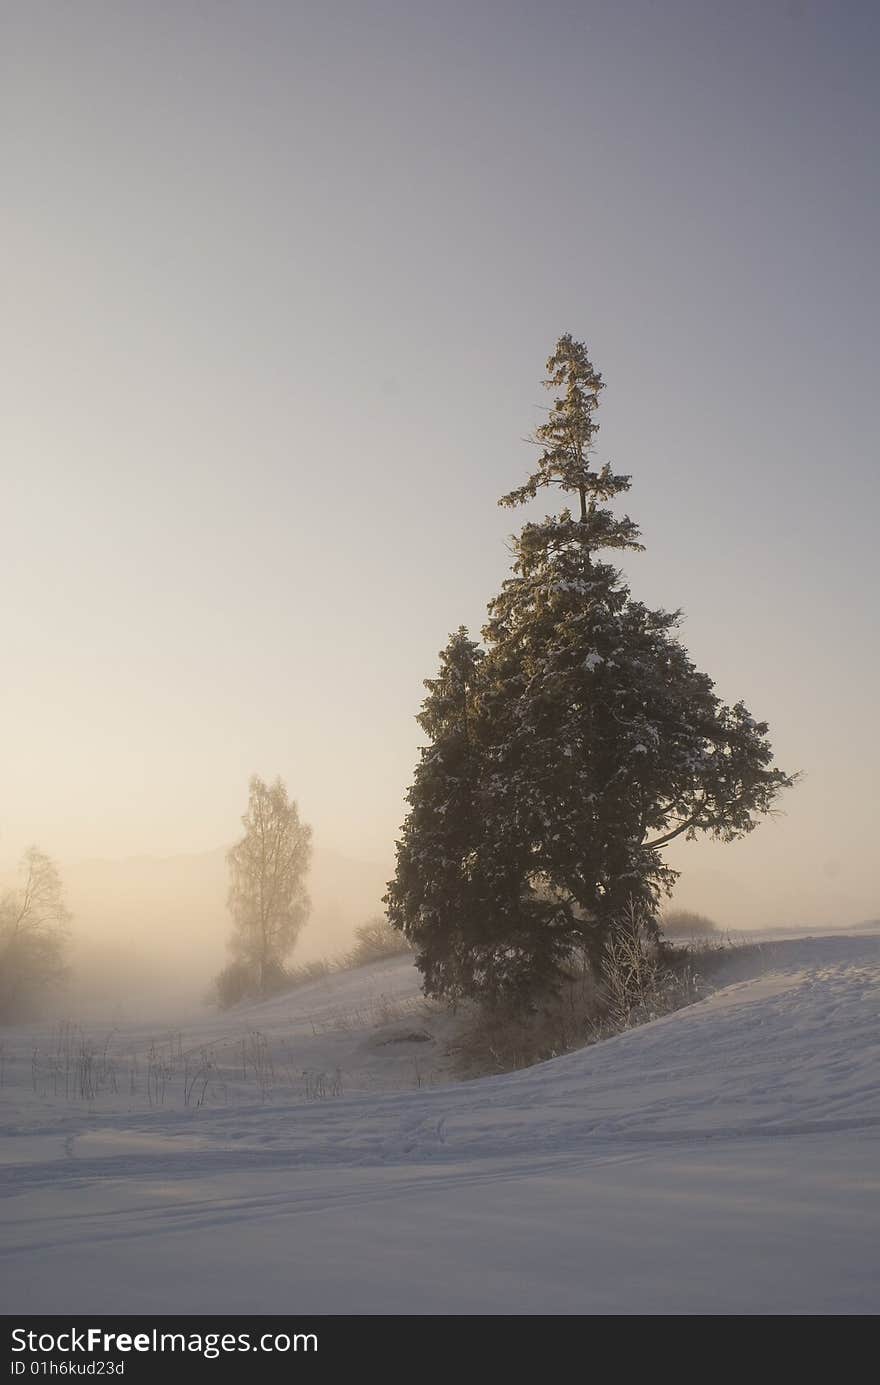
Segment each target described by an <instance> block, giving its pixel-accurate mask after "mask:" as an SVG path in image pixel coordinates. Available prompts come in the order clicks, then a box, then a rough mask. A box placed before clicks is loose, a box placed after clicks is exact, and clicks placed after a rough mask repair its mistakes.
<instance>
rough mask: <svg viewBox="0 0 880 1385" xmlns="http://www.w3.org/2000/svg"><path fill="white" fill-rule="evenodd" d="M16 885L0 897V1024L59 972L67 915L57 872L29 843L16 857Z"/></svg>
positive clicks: (20, 1014)
mask: <svg viewBox="0 0 880 1385" xmlns="http://www.w3.org/2000/svg"><path fill="white" fill-rule="evenodd" d="M20 873H21V877H22V884H21V886H20V887H19V888H18V889H17V890H8V891H7V892H6V893H5V894H4V895H3V896H2V898H0V1022H9V1021H11V1020H14V1019H21V1018H24V1017H26V1016H27V1015H28V1013H29V1012H30V1011H31V1010H32V1009H33V1007H34V1005H35V1004H36V1002H37V1001H38V999H39V997H40V996H41V995H42V994H43V993H44V992H45V990H46V989H47V988H48V987H49V986H51V985H52V984H53V983H54V982H56V981H58V980H59V979H60V978H61V977H62V976H63V974H64V970H65V969H64V949H65V944H66V942H67V932H68V924H69V922H70V914H69V913H68V911H67V909H66V907H65V904H64V897H63V891H62V886H61V877H60V876H59V874H58V871H57V869H56V867H55V865H54V864H53V862H52V861H51V860H50V859H49V857H48V856H45V855H44V854H43V852H42V851H39V850H38V849H37V848H36V847H35V846H32V847H30V848H29V849H28V850H27V851H26V852H25V853H24V856H23V857H22V859H21V865H20Z"/></svg>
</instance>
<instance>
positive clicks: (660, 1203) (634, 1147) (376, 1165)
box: [0, 935, 880, 1313]
mask: <svg viewBox="0 0 880 1385" xmlns="http://www.w3.org/2000/svg"><path fill="white" fill-rule="evenodd" d="M737 968H739V970H737ZM723 979H726V980H727V982H728V984H726V985H724V986H723V987H722V988H721V989H719V990H718V991H717V992H716V993H715V994H713V995H712V996H711V997H710V998H709V999H708V1000H706V1001H703V1002H701V1003H700V1004H698V1005H695V1006H692V1007H690V1008H689V1009H687V1010H684V1011H679V1012H678V1013H677V1014H674V1015H671V1016H668V1017H667V1018H665V1019H663V1020H659V1021H657V1022H655V1023H654V1024H651V1025H647V1026H645V1027H643V1028H641V1029H637V1030H633V1031H630V1032H629V1033H627V1034H624V1035H621V1036H619V1037H618V1038H615V1039H611V1040H608V1041H606V1042H605V1043H602V1044H598V1045H595V1046H593V1047H591V1048H588V1049H584V1050H582V1051H581V1052H578V1053H576V1054H572V1055H569V1056H567V1057H564V1058H560V1059H556V1060H554V1061H552V1062H550V1063H545V1064H542V1065H540V1066H539V1067H536V1068H533V1069H530V1070H529V1071H526V1072H521V1073H516V1074H511V1075H508V1076H505V1077H497V1078H490V1079H482V1080H479V1081H474V1082H470V1083H465V1084H459V1085H455V1084H452V1083H450V1081H449V1071H448V1065H447V1064H445V1063H444V1059H443V1054H442V1049H443V1043H442V1038H443V1034H442V1025H443V1021H442V1019H440V1018H439V1017H438V1016H437V1015H436V1014H432V1013H430V1012H429V1011H427V1010H426V1009H425V1007H424V1006H423V1004H422V1003H421V1002H420V1001H419V999H418V997H417V992H416V977H415V973H414V971H413V969H412V967H411V965H410V964H409V963H408V962H406V961H402V962H397V963H393V964H389V965H387V966H384V967H374V968H368V969H365V971H364V972H362V973H350V974H348V975H346V976H345V977H335V978H332V979H330V980H328V981H326V982H322V983H318V985H316V986H313V987H308V988H304V990H303V991H300V992H296V993H294V995H293V996H287V997H283V998H282V999H280V1000H278V1001H274V1002H270V1003H269V1004H268V1005H266V1006H260V1007H255V1008H254V1009H253V1010H251V1011H249V1012H246V1013H245V1014H243V1015H242V1016H239V1017H236V1018H234V1019H230V1018H228V1017H223V1018H221V1019H218V1018H212V1019H210V1020H203V1021H201V1022H200V1024H199V1025H193V1026H189V1027H188V1028H187V1029H186V1032H185V1034H184V1036H183V1039H180V1038H179V1039H178V1040H177V1049H176V1054H177V1057H176V1058H175V1062H176V1063H177V1065H178V1066H177V1070H176V1071H175V1072H174V1073H173V1074H171V1075H169V1076H168V1078H167V1083H166V1089H165V1091H164V1092H163V1101H162V1102H161V1103H159V1104H155V1105H152V1106H150V1105H149V1104H148V1103H147V1102H146V1101H145V1099H144V1090H143V1080H144V1066H145V1061H146V1060H145V1052H148V1051H149V1048H150V1045H152V1046H153V1050H154V1052H155V1051H156V1044H157V1040H156V1037H155V1035H152V1036H151V1035H149V1034H148V1033H147V1032H146V1031H137V1032H132V1033H123V1034H121V1035H118V1036H114V1039H113V1041H112V1045H111V1051H112V1052H116V1053H118V1055H119V1060H118V1064H119V1065H118V1070H117V1071H116V1073H115V1083H116V1086H117V1091H116V1092H113V1091H112V1090H104V1091H102V1092H100V1093H98V1094H96V1096H95V1097H94V1099H93V1100H91V1101H88V1102H83V1101H81V1100H79V1099H78V1098H76V1097H74V1098H73V1099H67V1098H66V1097H65V1096H64V1095H63V1094H62V1095H59V1096H56V1095H54V1094H53V1093H52V1092H49V1091H47V1090H46V1082H47V1071H41V1070H40V1068H39V1061H40V1060H39V1059H38V1060H37V1063H36V1065H35V1070H34V1073H32V1050H33V1046H34V1043H35V1042H37V1043H38V1044H40V1045H42V1049H41V1051H43V1052H48V1050H49V1048H50V1036H48V1035H41V1034H39V1033H35V1032H32V1031H29V1030H23V1029H22V1030H17V1031H14V1032H13V1033H10V1034H8V1036H7V1037H6V1038H5V1044H6V1047H7V1049H9V1050H11V1051H12V1056H11V1057H7V1060H6V1067H5V1076H4V1085H3V1089H2V1091H0V1097H2V1104H3V1114H4V1118H5V1120H4V1126H5V1129H6V1130H7V1132H8V1133H7V1135H6V1137H5V1138H4V1139H3V1141H2V1144H0V1188H2V1191H3V1192H4V1194H5V1197H4V1199H3V1201H2V1204H0V1209H2V1210H0V1216H2V1219H3V1223H4V1234H3V1241H2V1245H3V1254H2V1262H0V1263H2V1266H3V1268H2V1277H3V1283H2V1293H3V1299H4V1302H5V1305H6V1311H7V1312H10V1311H18V1310H21V1309H23V1308H25V1307H27V1306H28V1304H33V1303H34V1302H39V1303H40V1305H41V1307H42V1308H43V1309H44V1310H45V1311H49V1312H85V1311H97V1310H100V1311H103V1312H128V1311H132V1312H187V1311H202V1312H210V1313H221V1312H225V1311H236V1312H266V1313H268V1312H279V1313H285V1312H317V1313H344V1312H353V1313H392V1312H404V1313H419V1312H428V1313H474V1312H494V1313H523V1312H525V1313H529V1312H532V1313H582V1312H583V1313H658V1312H696V1313H731V1312H732V1313H742V1312H775V1313H808V1312H813V1313H815V1312H829V1313H831V1312H841V1313H842V1312H847V1313H853V1312H857V1313H860V1312H873V1311H876V1309H877V1307H878V1301H880V1295H878V1288H880V1252H878V1245H880V1235H878V1232H880V1216H878V1212H880V1196H878V1194H880V1178H878V1170H880V1158H878V1156H880V938H878V937H876V936H871V935H860V936H851V937H826V938H809V939H802V940H799V941H794V940H786V941H782V942H777V943H774V944H771V945H768V946H767V947H765V948H764V949H763V950H762V952H761V954H760V956H759V957H757V958H755V956H754V955H750V956H748V957H744V958H742V959H741V960H735V961H734V962H733V963H732V964H731V970H730V973H729V975H728V976H727V977H726V978H723ZM254 1032H257V1033H259V1034H260V1035H262V1036H263V1040H265V1051H266V1052H269V1053H271V1054H272V1057H273V1069H274V1071H273V1074H272V1076H271V1079H270V1078H268V1077H267V1076H266V1074H265V1072H263V1073H262V1076H261V1078H260V1080H258V1078H257V1075H256V1074H255V1073H254V1072H253V1071H251V1070H250V1069H249V1067H248V1062H247V1054H245V1061H244V1063H243V1067H242V1071H241V1072H240V1073H239V1074H238V1075H236V1072H235V1055H236V1052H237V1049H236V1045H239V1046H240V1044H241V1041H242V1039H244V1040H245V1044H246V1045H247V1039H248V1034H253V1033H254ZM164 1042H165V1043H166V1044H167V1047H168V1052H169V1053H170V1052H172V1050H173V1046H174V1042H175V1041H174V1039H173V1037H172V1036H165V1039H164ZM260 1042H261V1043H262V1040H261V1041H260ZM209 1046H211V1052H212V1053H213V1055H214V1057H213V1061H214V1062H215V1065H216V1066H215V1070H214V1075H213V1076H209V1079H208V1083H207V1086H206V1099H205V1101H204V1102H203V1104H202V1105H197V1104H195V1101H194V1100H190V1101H189V1103H185V1102H184V1099H183V1087H184V1085H185V1082H186V1080H187V1078H186V1077H185V1075H184V1072H183V1068H186V1069H187V1073H188V1074H189V1076H190V1077H191V1074H192V1071H193V1070H194V1065H195V1064H196V1062H197V1055H198V1054H199V1053H200V1052H201V1051H204V1050H205V1049H207V1048H208V1047H209ZM261 1051H263V1050H262V1049H261V1048H260V1046H259V1044H258V1046H257V1048H256V1049H255V1050H254V1053H255V1054H256V1058H255V1061H256V1063H257V1065H259V1063H260V1061H261V1060H260V1058H259V1053H260V1052H261ZM181 1052H183V1053H185V1054H186V1055H189V1056H186V1057H184V1058H183V1059H181V1057H180V1055H181ZM125 1054H128V1055H129V1056H128V1059H127V1060H126V1058H125ZM283 1055H287V1057H286V1060H285V1061H282V1059H283ZM419 1055H423V1056H419ZM136 1057H137V1058H139V1063H140V1066H139V1067H138V1068H137V1069H136V1070H135V1068H134V1067H133V1066H132V1062H133V1059H134V1058H136ZM126 1061H127V1062H128V1064H129V1066H128V1069H127V1070H126V1067H125V1063H126ZM170 1066H172V1065H171V1064H169V1067H170ZM337 1069H338V1071H339V1073H340V1074H341V1081H337V1083H336V1085H335V1086H334V1085H333V1083H334V1079H333V1074H334V1073H335V1072H336V1071H337ZM132 1073H135V1076H134V1077H132ZM303 1073H307V1074H310V1076H308V1077H304V1076H303ZM318 1073H321V1074H323V1075H324V1086H323V1090H324V1092H325V1095H324V1096H323V1098H320V1099H314V1097H315V1090H314V1079H315V1076H316V1074H318ZM200 1080H201V1079H200ZM125 1081H127V1082H128V1088H127V1089H125ZM139 1083H140V1084H141V1085H140V1086H139V1085H138V1084H139ZM41 1084H42V1085H41ZM108 1085H109V1086H111V1087H112V1085H113V1083H112V1082H111V1083H109V1084H108ZM35 1086H36V1088H37V1090H36V1091H35V1090H34V1087H35ZM132 1087H134V1088H135V1090H134V1091H132V1090H131V1088H132ZM193 1090H195V1084H194V1087H193ZM199 1090H200V1087H199ZM333 1091H341V1092H342V1093H343V1094H342V1095H333V1094H332V1093H333ZM310 1098H312V1099H310Z"/></svg>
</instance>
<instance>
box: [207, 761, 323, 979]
mask: <svg viewBox="0 0 880 1385" xmlns="http://www.w3.org/2000/svg"><path fill="white" fill-rule="evenodd" d="M241 821H242V825H243V826H244V829H245V831H244V836H243V837H242V839H241V841H240V842H237V843H236V845H235V846H234V847H232V849H231V851H230V852H229V853H228V855H227V860H228V862H229V873H230V883H229V909H230V912H231V914H232V917H233V921H234V929H233V934H232V938H231V941H230V946H231V949H232V952H233V953H234V955H235V956H236V957H237V958H238V959H239V961H240V962H241V963H243V964H244V966H245V967H246V969H247V971H248V973H249V975H250V976H251V978H252V989H253V991H254V993H256V994H257V995H260V996H265V995H268V994H269V993H270V992H271V991H272V989H273V986H274V985H275V984H276V983H277V982H278V981H280V980H283V977H284V963H285V960H286V959H287V957H288V955H289V953H290V951H291V949H292V948H293V945H294V943H295V942H296V940H297V937H298V936H299V933H300V930H301V929H302V927H303V925H304V923H305V922H306V919H307V918H308V915H309V907H310V901H309V897H308V894H307V893H306V890H305V885H304V879H305V875H306V872H307V870H308V867H309V860H310V857H311V837H312V829H311V827H309V826H308V825H307V824H306V823H303V822H300V818H299V811H298V809H297V805H296V803H294V802H291V800H290V799H289V798H288V796H287V789H286V787H285V786H284V784H283V783H282V781H281V780H280V779H276V780H275V783H274V784H271V785H267V784H265V783H264V782H263V780H262V779H260V778H259V776H258V775H254V776H253V778H252V779H251V781H250V797H249V800H248V811H247V812H246V813H245V815H244V817H243V818H242V820H241Z"/></svg>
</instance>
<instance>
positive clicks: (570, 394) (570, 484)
mask: <svg viewBox="0 0 880 1385" xmlns="http://www.w3.org/2000/svg"><path fill="white" fill-rule="evenodd" d="M544 384H545V385H546V387H547V388H548V389H552V390H559V391H560V393H559V394H558V395H557V396H556V398H555V399H554V401H553V407H552V408H551V409H550V411H549V417H548V419H547V422H546V423H542V424H541V426H540V428H538V429H537V430H536V432H535V435H534V437H533V438H532V439H531V441H532V442H533V443H534V444H535V445H536V446H537V447H540V448H541V454H540V456H539V458H538V464H537V467H536V469H535V470H534V471H533V472H532V474H531V475H530V476H529V478H528V480H527V481H526V483H525V485H523V486H518V487H517V489H516V490H512V491H510V492H508V494H507V495H503V496H502V497H501V499H500V500H499V502H498V503H499V505H504V506H507V507H508V508H513V507H514V506H516V505H524V504H526V502H527V501H529V500H534V499H535V497H536V496H537V494H538V491H539V490H541V489H543V488H544V487H546V486H558V487H559V489H560V490H562V491H563V492H565V493H567V494H569V495H572V496H576V497H577V502H578V511H579V514H578V519H577V521H575V520H574V519H573V516H572V513H571V510H570V509H568V508H567V507H566V508H565V509H564V510H563V511H562V513H561V514H560V515H559V516H558V517H556V518H555V519H552V518H550V517H548V518H547V520H545V522H544V524H537V525H533V524H527V525H526V526H525V528H524V530H523V533H522V536H521V538H520V540H519V548H520V551H521V555H522V556H524V557H525V556H526V555H527V553H529V552H534V551H535V550H537V549H544V548H546V547H547V546H551V547H555V548H559V547H565V546H569V545H571V544H576V545H578V546H579V547H580V548H581V549H582V550H583V551H584V552H585V553H586V554H589V551H590V550H591V549H595V548H631V549H639V548H641V544H640V543H639V542H638V538H639V531H638V527H637V525H635V524H634V523H633V521H632V520H631V519H629V518H628V517H627V516H624V517H623V518H622V519H617V518H615V516H614V515H613V514H612V512H611V511H610V510H608V509H605V508H602V504H601V502H603V501H608V500H612V499H613V498H614V496H616V495H619V494H620V493H621V492H622V491H628V490H629V488H630V477H629V476H624V475H620V474H617V473H615V472H613V471H612V470H611V467H610V465H609V464H608V463H606V464H605V465H604V466H603V467H601V468H596V467H594V466H592V465H591V461H592V456H593V450H594V439H595V436H596V433H597V432H598V429H599V424H598V422H597V420H596V416H595V415H596V410H597V409H598V407H599V393H600V391H601V390H603V389H604V388H605V386H604V384H603V381H602V376H601V375H600V374H599V372H598V371H597V370H596V369H595V367H594V366H593V363H592V361H591V360H590V357H589V354H588V352H587V348H586V346H585V345H584V344H583V342H579V341H574V340H573V338H572V336H571V335H570V333H566V335H565V336H563V337H560V338H559V341H558V342H557V343H556V349H555V351H554V352H553V355H552V356H551V357H550V359H549V360H548V362H547V379H546V380H545V381H544Z"/></svg>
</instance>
